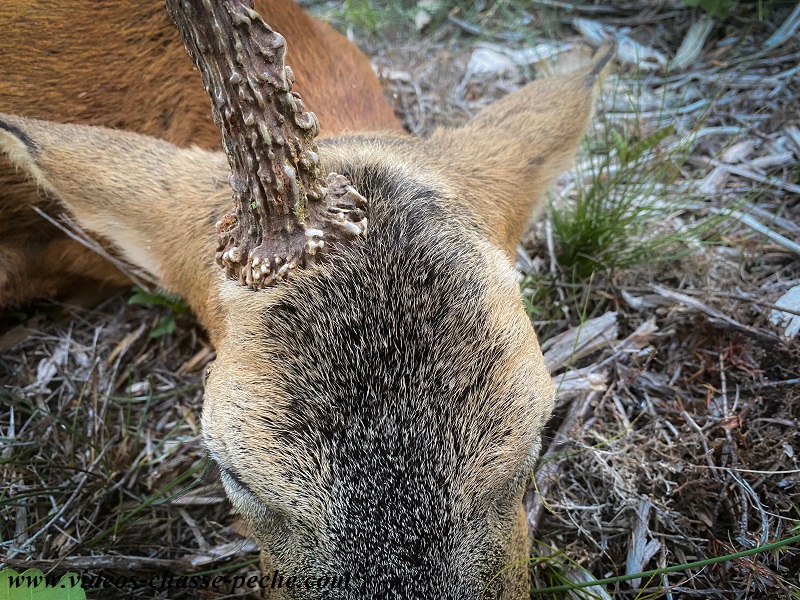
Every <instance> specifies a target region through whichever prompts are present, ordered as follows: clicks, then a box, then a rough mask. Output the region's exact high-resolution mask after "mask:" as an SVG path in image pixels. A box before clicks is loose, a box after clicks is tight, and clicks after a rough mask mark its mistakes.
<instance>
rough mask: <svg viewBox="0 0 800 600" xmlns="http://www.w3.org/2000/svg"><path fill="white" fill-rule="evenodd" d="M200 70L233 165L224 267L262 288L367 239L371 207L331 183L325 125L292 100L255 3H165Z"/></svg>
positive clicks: (280, 44)
mask: <svg viewBox="0 0 800 600" xmlns="http://www.w3.org/2000/svg"><path fill="white" fill-rule="evenodd" d="M167 10H168V11H169V14H170V17H171V18H172V20H173V21H174V23H175V25H176V26H177V28H178V31H179V32H180V34H181V37H182V38H183V42H184V44H185V45H186V49H187V50H188V52H189V55H190V56H191V57H192V60H193V61H194V63H195V65H196V66H197V68H198V69H199V71H200V74H201V75H202V78H203V84H204V85H205V89H206V92H207V93H208V95H209V96H210V98H211V107H212V112H213V115H214V122H215V123H216V124H217V127H219V129H220V131H221V132H222V140H223V146H224V148H225V153H226V154H227V155H228V162H229V164H230V167H231V175H230V184H231V187H232V188H233V197H234V200H235V204H236V206H235V208H234V209H233V211H232V212H230V213H228V214H226V215H225V216H224V217H222V219H220V221H219V222H217V233H218V234H219V247H218V249H217V261H218V262H219V263H220V264H221V265H222V266H223V268H224V269H225V272H226V274H227V275H228V276H229V277H234V278H238V280H239V282H240V283H242V284H244V285H248V286H251V287H253V288H255V289H259V288H261V287H264V286H266V285H269V284H271V283H272V282H274V281H276V280H280V279H284V278H285V277H287V276H288V275H289V274H290V273H291V271H292V269H294V268H295V267H298V266H301V267H304V266H307V265H308V264H309V263H311V262H313V261H316V260H319V259H320V258H321V257H322V256H323V255H324V254H325V252H326V251H327V250H328V249H329V247H330V245H331V243H334V242H339V243H344V242H346V241H347V240H350V239H353V238H357V237H359V236H363V235H366V229H367V219H366V200H365V199H364V198H363V197H362V196H361V195H359V194H358V192H356V191H355V189H353V187H352V186H351V185H350V183H349V182H348V181H347V179H345V178H344V177H342V176H341V175H336V174H335V173H331V174H330V175H328V176H327V178H326V176H325V173H324V171H323V169H322V167H321V165H320V162H319V156H318V154H317V147H316V144H315V143H314V138H315V137H316V135H317V134H318V133H319V122H318V121H317V117H316V115H315V114H314V113H312V112H308V111H306V110H305V109H304V106H303V102H302V100H301V99H300V96H299V94H297V93H296V92H292V91H291V90H292V84H293V83H294V74H293V73H292V69H291V68H290V67H288V66H286V64H285V62H284V59H285V55H286V42H285V40H284V39H283V37H282V36H281V35H280V34H279V33H277V32H275V31H273V30H272V28H271V27H270V26H269V25H267V24H266V23H265V22H264V21H263V20H262V19H261V17H260V16H259V15H258V13H257V12H256V11H255V10H253V2H252V0H167Z"/></svg>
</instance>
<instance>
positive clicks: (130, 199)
mask: <svg viewBox="0 0 800 600" xmlns="http://www.w3.org/2000/svg"><path fill="white" fill-rule="evenodd" d="M0 152H4V153H6V154H7V155H8V156H9V158H10V160H11V162H12V163H13V164H15V165H16V166H17V168H19V169H21V170H23V171H25V172H27V173H28V174H29V175H30V176H31V177H32V178H33V179H34V180H35V181H36V182H37V183H38V185H39V186H40V187H41V188H43V189H44V190H46V191H47V192H48V193H49V194H51V195H52V196H53V197H54V198H56V199H57V200H58V201H59V202H60V203H61V204H63V206H64V207H65V209H66V210H67V211H68V212H70V213H71V214H72V216H73V217H74V218H75V220H76V221H77V222H78V224H79V225H80V226H81V227H82V228H83V229H86V230H88V231H90V232H92V233H94V234H97V235H99V236H101V237H102V239H103V242H104V243H105V244H107V245H108V246H110V247H111V248H112V249H114V250H116V251H118V252H120V253H121V254H123V255H124V256H125V258H126V259H128V260H129V261H130V262H131V263H133V264H135V265H136V266H138V267H139V268H141V269H144V270H145V271H147V272H149V273H151V274H152V275H154V276H155V277H156V278H157V279H158V280H159V282H160V283H161V285H162V286H163V287H165V288H166V289H168V290H170V291H174V292H176V293H179V294H181V295H183V296H184V297H185V298H186V299H187V300H189V302H190V304H191V305H192V308H194V309H195V311H196V312H198V313H199V314H202V312H203V308H202V306H201V304H202V303H203V302H204V301H205V298H207V297H208V294H209V286H210V285H211V284H210V283H209V281H211V279H212V278H213V279H214V280H216V279H217V278H218V273H219V269H218V267H216V266H215V265H214V250H215V245H216V240H215V233H214V223H215V222H216V220H217V219H219V218H220V216H221V214H222V213H223V212H224V210H225V208H226V207H227V206H228V205H229V203H230V186H229V183H228V174H229V168H228V163H227V160H226V159H225V155H224V154H223V153H222V152H207V151H205V150H200V149H198V148H178V147H177V146H174V145H172V144H169V143H167V142H164V141H162V140H157V139H154V138H151V137H147V136H144V135H139V134H135V133H130V132H124V131H117V130H113V129H106V128H104V127H92V126H84V125H64V124H58V123H50V122H46V121H38V120H34V119H26V118H22V117H17V116H11V115H4V114H0ZM31 201H33V200H31ZM198 254H199V255H200V256H197V255H198ZM182 263H186V264H184V265H183V268H180V265H181V264H182ZM190 264H191V265H192V266H187V265H190ZM200 271H202V273H200Z"/></svg>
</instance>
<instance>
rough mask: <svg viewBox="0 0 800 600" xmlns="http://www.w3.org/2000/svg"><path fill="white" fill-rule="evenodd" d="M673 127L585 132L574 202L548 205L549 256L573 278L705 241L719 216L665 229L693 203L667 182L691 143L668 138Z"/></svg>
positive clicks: (676, 254) (671, 254)
mask: <svg viewBox="0 0 800 600" xmlns="http://www.w3.org/2000/svg"><path fill="white" fill-rule="evenodd" d="M698 127H699V125H698ZM674 133H675V129H674V127H673V126H672V125H671V124H668V125H660V124H656V125H655V127H654V129H653V130H651V131H648V132H643V131H642V127H641V125H640V122H639V120H638V119H637V120H635V121H634V122H632V123H631V122H628V123H615V124H606V125H605V126H602V125H598V126H597V127H596V128H595V130H594V131H593V132H592V133H590V134H589V135H588V136H587V138H586V140H585V148H586V152H585V155H586V156H587V157H588V158H587V159H586V160H585V161H584V163H583V164H584V165H586V167H585V168H583V169H579V170H578V173H577V177H576V183H575V192H574V200H572V201H568V202H566V201H565V202H562V203H559V204H558V205H557V206H556V205H554V204H553V203H552V202H551V204H550V207H549V214H550V219H551V222H552V225H553V234H554V238H555V240H556V242H557V243H556V258H557V260H558V262H559V264H560V265H561V266H562V267H563V268H565V269H567V270H568V271H571V275H572V277H573V279H574V281H576V282H579V281H582V280H585V279H586V278H587V277H589V276H591V274H592V273H594V272H597V271H603V270H607V269H611V268H616V267H630V266H634V265H637V264H643V263H645V262H659V261H669V260H675V259H677V258H680V257H682V256H685V255H687V254H690V253H691V252H693V251H694V250H696V249H698V248H700V247H701V246H702V244H705V243H708V238H709V237H712V236H711V235H710V234H712V232H715V230H716V228H717V227H718V226H719V224H720V223H721V222H723V221H724V218H723V217H719V218H717V217H709V218H707V219H705V220H704V221H700V222H699V223H698V224H697V225H687V226H685V227H682V228H680V229H678V230H669V229H667V228H665V227H664V225H665V223H667V222H668V217H669V215H671V214H673V213H680V212H682V211H684V210H685V209H686V207H687V206H689V205H690V204H691V203H692V201H693V200H694V201H696V199H691V198H689V199H687V197H686V191H685V190H683V191H680V190H679V188H678V187H677V186H674V185H673V182H674V180H675V178H676V176H677V175H679V173H680V169H681V167H682V166H683V164H684V162H685V160H686V156H687V152H688V150H689V147H690V146H691V143H688V144H686V143H683V142H681V143H675V142H671V143H670V140H671V139H672V137H673V134H674ZM690 139H691V136H688V137H686V138H685V140H690Z"/></svg>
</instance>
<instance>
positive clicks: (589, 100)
mask: <svg viewBox="0 0 800 600" xmlns="http://www.w3.org/2000/svg"><path fill="white" fill-rule="evenodd" d="M614 50H615V48H614V46H613V44H608V45H606V46H604V47H601V48H600V49H599V50H598V51H597V52H596V53H595V55H594V57H593V58H592V60H591V62H590V63H589V64H588V65H587V66H585V67H583V68H581V69H578V70H575V71H573V72H571V73H568V74H565V75H559V76H556V77H549V78H545V79H539V80H536V81H534V82H533V83H530V84H528V85H527V86H525V87H524V88H522V89H520V90H518V91H516V92H514V93H512V94H509V95H508V96H506V97H505V98H503V99H502V100H499V101H498V102H495V103H494V104H492V105H491V106H489V107H488V108H486V109H484V110H483V111H482V112H480V113H479V114H478V115H477V116H476V117H475V118H474V119H472V121H471V122H469V123H468V124H467V125H465V126H464V127H460V128H457V129H450V130H438V131H436V132H435V133H434V134H433V135H432V136H431V137H430V138H429V140H428V142H427V145H428V150H429V152H431V153H432V154H436V155H438V156H439V157H440V160H445V161H447V164H448V168H447V169H446V171H447V172H449V171H450V170H451V169H452V172H453V173H454V174H456V176H455V177H453V181H452V184H453V187H455V188H456V190H457V191H458V196H459V197H460V198H461V199H462V202H463V203H464V205H465V208H467V209H468V210H469V211H470V212H471V213H472V214H473V215H474V216H475V217H476V218H477V219H478V220H479V222H481V223H482V224H483V226H484V230H485V232H486V234H487V236H488V237H489V239H490V240H491V241H492V242H494V243H495V244H496V245H497V246H498V247H500V248H501V249H502V250H504V251H505V252H506V253H507V255H508V256H509V257H510V258H511V259H512V260H513V258H514V256H515V255H516V246H517V244H518V242H519V239H520V237H521V236H522V233H523V231H524V228H525V226H526V225H527V223H528V221H529V219H530V217H531V214H532V213H533V212H534V209H535V207H536V206H537V205H538V204H540V203H541V200H542V199H543V198H544V195H545V192H546V191H547V188H548V186H549V185H550V184H551V183H552V181H553V179H555V177H556V176H557V175H558V174H560V173H561V172H562V171H564V170H566V169H567V168H568V167H569V165H570V163H571V162H572V160H573V157H574V156H575V152H576V149H577V147H578V143H579V142H580V140H581V137H582V136H583V133H584V132H585V130H586V127H587V125H588V122H589V119H590V117H591V115H592V110H593V106H594V91H595V88H596V87H597V81H598V78H599V76H600V75H601V73H602V72H603V71H604V69H605V67H606V65H608V63H609V61H610V59H611V58H612V57H613V55H614Z"/></svg>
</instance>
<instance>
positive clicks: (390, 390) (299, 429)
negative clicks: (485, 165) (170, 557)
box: [204, 176, 552, 520]
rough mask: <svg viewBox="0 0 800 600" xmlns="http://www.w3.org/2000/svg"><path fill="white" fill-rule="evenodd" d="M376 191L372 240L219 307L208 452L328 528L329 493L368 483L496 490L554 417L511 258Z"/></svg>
mask: <svg viewBox="0 0 800 600" xmlns="http://www.w3.org/2000/svg"><path fill="white" fill-rule="evenodd" d="M381 186H384V187H386V186H388V187H392V185H390V183H389V182H383V183H380V182H378V183H376V180H375V178H374V176H373V181H372V186H371V189H369V192H370V196H369V197H370V198H371V206H370V215H369V216H370V224H371V231H370V235H369V236H368V238H367V240H365V241H363V242H361V243H359V244H357V245H354V246H352V247H350V248H347V249H343V250H342V251H341V252H339V253H337V254H336V255H335V256H334V257H333V258H332V260H331V262H330V263H329V264H327V265H326V266H324V267H321V268H317V269H315V270H313V271H309V272H306V273H304V274H302V275H300V276H299V277H298V278H297V279H296V280H295V281H293V282H291V283H289V284H286V285H283V286H279V287H278V288H275V289H272V290H266V291H264V292H262V293H258V294H254V293H252V292H248V291H246V290H239V289H238V288H235V286H230V287H229V288H228V291H227V294H228V297H227V298H226V299H225V303H226V305H227V306H228V307H229V309H228V310H229V313H230V316H229V321H228V327H227V330H228V337H227V338H226V339H225V340H223V342H222V343H221V344H220V345H219V348H218V359H217V363H216V364H215V366H214V369H213V371H212V375H211V377H210V378H209V381H208V385H207V389H206V400H205V406H204V428H205V435H206V439H207V444H208V447H209V449H210V451H211V453H212V456H214V457H215V458H216V459H217V460H218V461H219V462H220V463H221V464H222V465H223V466H224V467H225V468H227V469H229V470H231V471H233V472H235V473H236V474H237V475H238V477H239V478H240V479H242V480H246V481H247V484H248V486H249V487H250V488H251V489H252V490H254V491H255V493H256V495H257V496H258V497H259V499H260V500H261V501H262V502H265V503H267V504H274V505H278V506H284V507H286V508H287V509H288V510H292V511H300V512H302V513H304V516H305V517H306V518H308V519H315V520H319V519H323V518H331V515H330V514H329V513H330V506H331V504H332V502H331V496H332V495H333V494H336V493H344V492H345V491H347V490H359V489H362V488H363V487H364V485H365V483H364V479H365V478H369V479H370V480H371V481H373V482H379V483H371V484H369V485H370V486H371V489H372V492H370V493H373V492H375V493H380V490H377V491H376V489H375V487H376V485H377V487H381V486H385V487H386V489H389V488H390V487H393V486H398V485H400V486H411V487H414V488H416V489H417V491H418V493H419V494H420V501H433V499H431V498H429V497H427V496H426V494H428V493H429V492H430V490H431V489H432V488H434V487H437V486H438V487H442V486H445V487H448V486H449V487H450V488H451V489H453V490H457V491H458V493H457V494H455V496H454V497H456V496H457V497H460V498H464V499H466V502H467V503H469V500H470V499H474V498H477V497H479V496H481V495H484V493H492V492H497V490H498V489H500V488H502V487H503V486H504V485H506V484H508V483H509V482H510V481H512V480H513V479H514V478H515V477H516V475H517V474H518V473H517V471H518V469H519V468H520V467H521V465H522V463H523V461H524V460H525V459H526V457H528V455H529V454H530V452H531V448H532V446H533V445H534V442H535V440H536V438H537V436H538V434H539V432H540V429H541V427H542V425H543V421H544V419H545V418H546V416H547V415H548V414H549V412H550V409H551V407H552V388H551V384H550V379H549V377H548V375H547V372H546V369H545V367H544V365H543V361H542V359H541V353H540V351H539V348H538V345H537V343H536V339H535V336H534V334H533V332H532V330H531V327H530V325H529V323H528V321H527V318H526V316H525V314H524V312H523V310H522V308H521V302H520V298H519V292H518V289H517V287H516V283H515V279H514V274H513V270H512V269H511V266H510V265H509V263H508V261H507V259H505V258H504V257H503V256H502V255H501V254H500V252H499V251H497V250H496V249H494V248H493V247H492V246H491V245H489V244H488V243H485V242H483V241H482V240H481V239H480V238H478V237H476V236H474V235H472V234H471V233H469V227H463V225H464V220H465V219H466V217H464V215H459V214H457V213H456V212H453V210H452V209H451V208H450V207H448V206H446V205H444V204H442V203H441V202H439V201H438V197H437V195H436V194H435V193H434V192H431V191H430V190H426V189H424V188H417V189H416V190H415V189H414V186H410V187H408V186H407V187H405V188H403V189H405V192H404V193H403V194H401V197H400V198H399V199H398V197H397V196H396V195H395V196H394V197H393V198H391V199H389V198H386V197H385V195H383V194H382V192H381V190H380V189H378V188H380V187H381ZM366 187H367V188H370V186H366ZM400 187H401V188H402V186H400ZM360 189H363V188H361V187H360ZM393 189H395V191H396V190H397V189H399V188H397V187H395V188H393ZM467 220H468V219H467ZM454 223H458V225H454ZM336 490H338V491H339V492H337V491H336ZM412 493H414V492H413V490H412ZM326 513H328V514H327V515H326ZM323 515H325V516H324V517H323Z"/></svg>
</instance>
